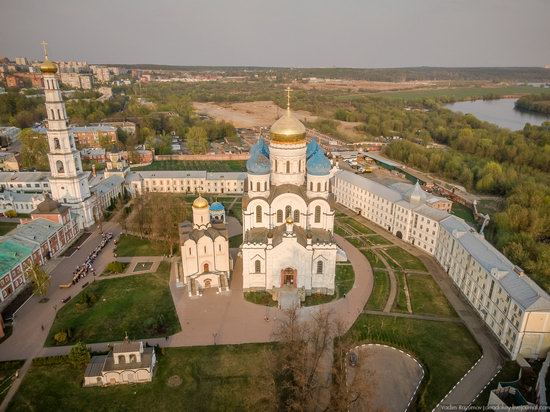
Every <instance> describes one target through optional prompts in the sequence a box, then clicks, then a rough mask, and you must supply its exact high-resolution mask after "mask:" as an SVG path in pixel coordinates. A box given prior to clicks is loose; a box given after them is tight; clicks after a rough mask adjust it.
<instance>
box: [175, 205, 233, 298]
mask: <svg viewBox="0 0 550 412" xmlns="http://www.w3.org/2000/svg"><path fill="white" fill-rule="evenodd" d="M192 209H193V222H183V223H182V224H180V226H179V231H180V247H181V273H178V279H177V286H178V287H183V286H187V290H188V293H189V296H190V297H198V296H202V294H203V292H204V290H205V289H209V288H217V293H225V292H229V279H230V271H231V266H232V265H231V263H232V262H231V258H230V256H229V241H228V239H229V235H228V232H227V227H226V225H225V209H224V207H223V205H222V204H221V203H219V202H214V203H212V205H210V206H209V204H208V201H207V200H206V199H205V198H203V197H202V196H200V195H199V197H197V198H196V199H195V201H194V202H193V208H192Z"/></svg>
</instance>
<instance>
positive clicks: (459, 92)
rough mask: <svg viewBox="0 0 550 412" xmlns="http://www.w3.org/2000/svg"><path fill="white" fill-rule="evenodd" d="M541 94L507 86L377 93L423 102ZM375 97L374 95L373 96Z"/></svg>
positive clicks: (378, 94)
mask: <svg viewBox="0 0 550 412" xmlns="http://www.w3.org/2000/svg"><path fill="white" fill-rule="evenodd" d="M529 93H540V88H538V87H531V86H505V87H478V86H475V87H456V88H449V89H422V90H401V91H394V92H381V93H376V94H375V95H376V96H383V97H387V98H390V99H403V100H422V99H425V98H438V97H453V98H455V99H457V100H470V99H472V100H473V99H480V98H482V97H483V96H487V95H498V96H506V95H510V94H529ZM371 95H374V94H371Z"/></svg>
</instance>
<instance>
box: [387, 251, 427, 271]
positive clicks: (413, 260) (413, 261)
mask: <svg viewBox="0 0 550 412" xmlns="http://www.w3.org/2000/svg"><path fill="white" fill-rule="evenodd" d="M384 253H385V254H386V255H388V256H389V257H391V258H392V259H393V260H395V261H396V262H397V264H398V265H395V263H394V262H392V259H388V263H389V264H390V265H391V266H392V267H394V268H395V269H399V268H400V267H401V268H403V269H409V270H419V271H423V272H427V269H426V266H424V263H422V262H421V261H420V259H418V258H417V257H416V256H413V255H411V254H410V253H409V252H407V251H406V250H404V249H401V248H400V247H399V246H392V247H389V248H387V249H384Z"/></svg>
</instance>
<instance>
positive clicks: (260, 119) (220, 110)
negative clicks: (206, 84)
mask: <svg viewBox="0 0 550 412" xmlns="http://www.w3.org/2000/svg"><path fill="white" fill-rule="evenodd" d="M193 107H194V108H195V110H196V111H197V112H198V113H204V114H206V115H208V116H210V117H212V118H213V119H216V120H225V121H226V122H230V123H232V124H233V126H235V127H243V128H254V127H269V126H271V125H272V124H273V123H274V122H275V120H277V119H278V118H279V117H281V116H282V115H283V113H284V110H285V109H282V108H280V107H279V106H277V105H276V104H274V103H273V102H271V101H259V102H246V103H199V102H194V103H193ZM292 114H293V115H294V116H295V117H296V118H297V119H299V120H301V121H306V120H307V121H314V120H316V119H317V117H316V116H313V115H312V114H311V113H310V112H306V111H293V112H292Z"/></svg>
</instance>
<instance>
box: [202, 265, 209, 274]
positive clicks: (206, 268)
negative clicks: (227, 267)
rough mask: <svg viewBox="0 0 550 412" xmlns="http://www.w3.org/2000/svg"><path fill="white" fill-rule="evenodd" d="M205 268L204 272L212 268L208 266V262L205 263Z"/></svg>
mask: <svg viewBox="0 0 550 412" xmlns="http://www.w3.org/2000/svg"><path fill="white" fill-rule="evenodd" d="M203 269H204V270H203V272H204V273H206V272H209V269H210V268H209V267H208V263H205V264H204V267H203Z"/></svg>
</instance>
